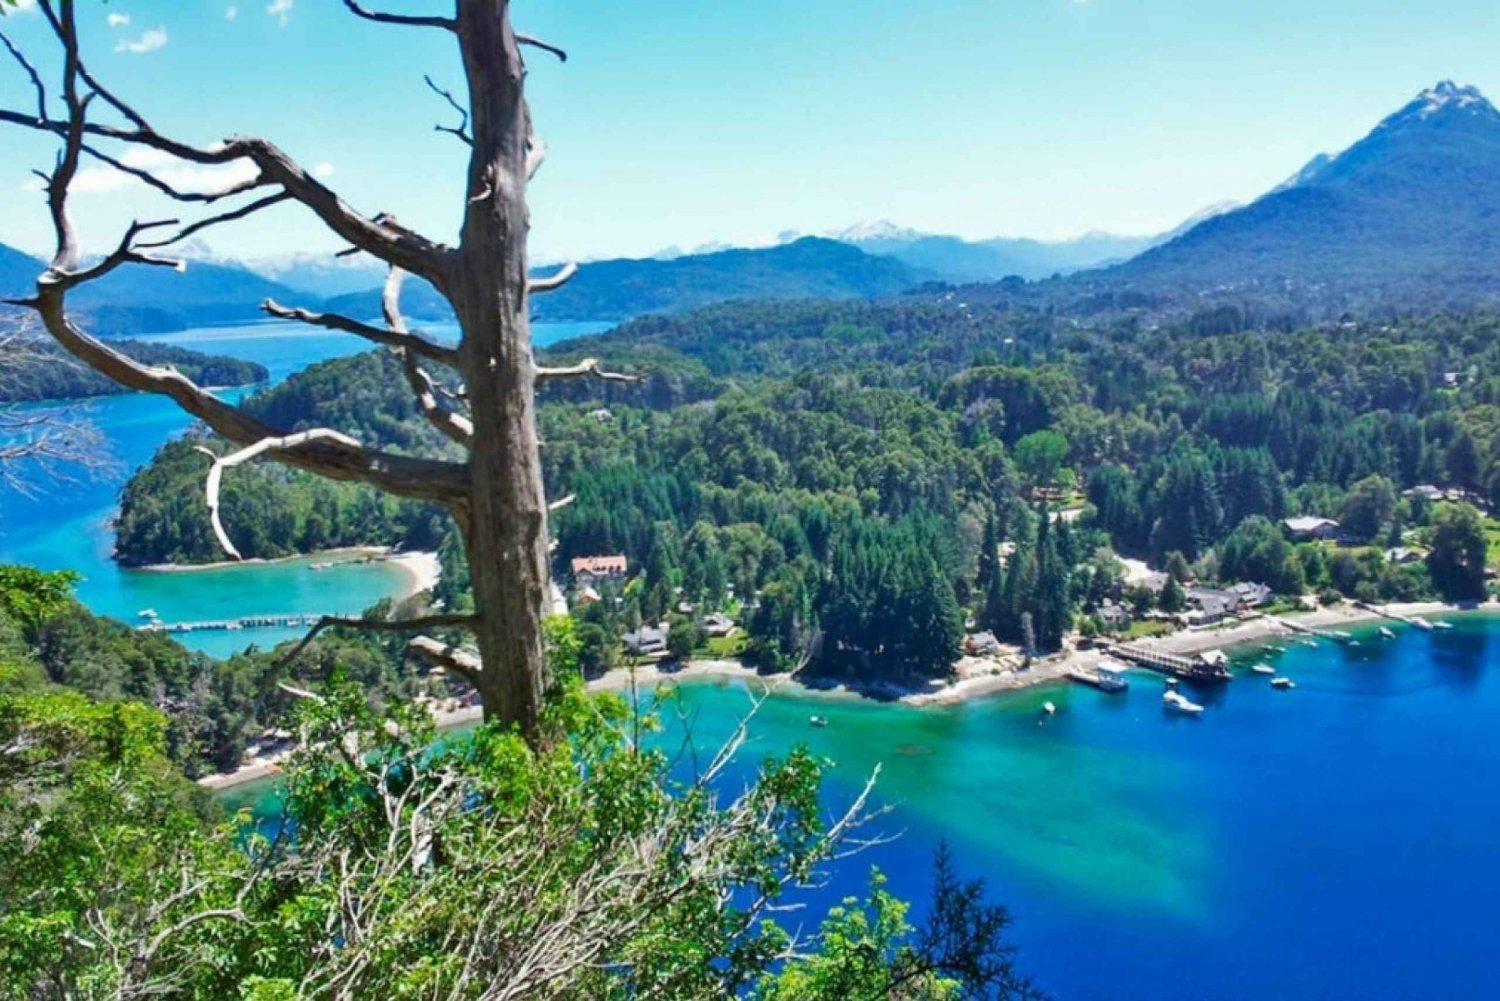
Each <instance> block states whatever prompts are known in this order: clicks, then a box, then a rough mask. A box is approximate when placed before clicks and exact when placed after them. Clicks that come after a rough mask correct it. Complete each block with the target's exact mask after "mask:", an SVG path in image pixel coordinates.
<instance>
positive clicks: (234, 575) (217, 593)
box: [0, 323, 611, 656]
mask: <svg viewBox="0 0 1500 1001" xmlns="http://www.w3.org/2000/svg"><path fill="white" fill-rule="evenodd" d="M609 326H611V324H606V323H556V324H537V326H536V327H535V328H534V331H533V339H534V341H535V343H536V344H537V345H538V346H546V345H550V344H555V343H557V342H559V341H562V340H565V339H567V338H569V337H579V336H583V335H585V334H591V333H597V332H599V331H601V330H605V329H608V327H609ZM427 332H429V333H431V334H432V335H433V336H435V337H438V338H440V339H441V338H445V337H448V338H451V337H453V336H455V331H454V329H453V328H452V327H444V326H442V325H438V326H435V327H429V328H427ZM145 339H146V340H152V341H157V342H160V343H163V344H172V345H176V346H178V347H184V348H190V349H192V350H195V351H203V352H207V353H212V354H223V355H230V356H232V357H235V358H243V359H245V360H247V361H255V362H259V363H261V364H262V365H265V366H266V368H267V369H268V370H269V371H270V376H271V380H272V381H273V382H279V381H281V380H283V379H285V378H286V377H287V376H289V375H291V374H292V373H294V372H297V371H300V370H301V369H303V368H306V367H307V366H308V365H311V364H314V363H316V362H320V361H325V360H328V359H330V358H337V357H341V356H344V355H350V354H357V353H359V352H361V351H367V350H369V348H370V345H369V343H368V342H366V341H363V340H361V339H360V338H357V337H352V336H349V335H346V334H327V333H321V332H314V331H309V329H308V328H307V327H305V326H303V325H300V324H291V323H258V324H251V325H246V326H232V327H208V328H201V329H195V330H189V331H184V332H180V333H173V334H163V335H159V336H154V337H148V338H145ZM244 392H245V390H239V389H236V390H229V391H226V392H225V393H224V394H223V395H224V396H225V397H226V398H230V399H235V398H238V397H239V396H241V395H243V393H244ZM82 414H83V416H85V417H86V418H87V419H88V420H89V421H90V422H91V423H92V424H94V426H95V427H97V428H98V429H99V430H100V431H101V432H102V433H103V435H104V436H105V438H106V439H107V441H108V442H109V447H110V457H111V458H112V459H113V461H114V464H113V467H112V468H111V469H110V470H109V471H108V472H107V473H105V474H102V475H97V476H94V477H92V478H83V477H74V478H72V479H70V480H67V481H64V482H54V481H45V482H40V483H38V484H37V489H36V491H35V492H34V493H32V494H31V495H29V496H28V495H19V494H16V493H14V492H13V491H0V562H10V563H28V564H32V565H35V566H39V567H43V568H45V569H49V570H64V569H66V570H74V571H77V572H78V573H80V574H82V576H83V580H82V581H81V583H80V584H79V586H78V596H79V598H80V599H81V600H82V601H83V602H84V603H85V604H86V605H88V606H89V607H90V608H91V609H93V610H94V611H95V612H97V613H99V614H101V615H109V616H114V617H116V618H119V619H121V620H123V621H125V622H129V623H132V624H134V623H137V622H140V621H141V620H140V618H139V615H138V613H139V612H141V611H144V610H146V609H152V610H154V611H156V612H157V613H158V614H159V615H160V616H161V617H162V619H164V620H165V621H168V622H201V621H210V620H217V619H223V618H228V617H231V616H240V615H247V614H261V613H266V614H288V613H299V614H309V613H329V614H346V615H347V614H355V613H358V612H360V611H362V610H363V609H365V608H368V607H369V606H370V605H372V604H374V603H375V602H376V601H379V600H380V599H381V598H383V597H385V596H387V595H390V594H393V593H396V592H398V591H399V590H400V589H401V588H402V587H404V586H405V583H406V577H405V576H404V572H403V571H401V570H400V569H398V568H396V567H393V566H389V565H385V564H379V563H375V564H361V565H350V566H340V567H336V568H333V569H330V570H326V571H323V572H321V573H312V572H309V570H308V563H309V562H311V561H308V560H291V561H287V562H284V563H275V564H247V565H243V566H235V567H226V568H222V569H212V570H195V571H191V572H183V573H159V572H154V571H149V570H134V569H127V568H124V567H121V566H119V565H118V564H116V563H115V562H114V561H113V560H112V559H111V558H110V553H111V551H112V549H113V545H114V538H113V531H112V529H111V527H110V521H111V519H112V518H113V517H114V514H115V511H116V509H117V508H118V504H119V493H120V489H121V487H122V486H123V485H124V483H125V480H126V479H127V478H128V476H129V474H130V473H131V472H132V471H133V470H135V469H137V468H139V467H140V466H141V465H143V464H144V463H145V462H147V461H148V460H149V459H150V458H151V456H152V455H153V454H154V453H155V452H156V450H157V449H158V448H160V447H161V446H162V445H163V444H164V443H166V442H167V441H168V440H169V439H171V438H173V437H175V436H177V435H179V434H181V433H182V432H183V431H185V430H186V429H187V428H188V427H189V425H190V424H191V419H190V418H189V417H188V416H187V415H186V414H184V413H183V412H182V411H181V410H179V409H178V408H177V406H176V405H175V404H173V403H172V402H171V401H169V400H165V399H162V398H159V397H153V396H146V395H142V394H130V395H126V396H112V397H104V398H101V399H96V400H91V401H88V402H87V403H86V404H84V405H83V406H82ZM231 475H232V474H231ZM300 632H301V631H300V630H296V629H257V630H246V631H243V632H195V633H186V634H181V636H180V638H181V639H182V640H183V642H184V643H185V644H186V645H187V646H190V647H192V648H194V649H198V650H203V651H205V652H207V653H211V654H214V655H216V656H225V655H227V654H229V653H232V652H234V651H236V650H239V649H243V648H244V647H245V646H247V645H248V644H251V643H255V644H258V645H260V646H261V647H263V648H264V647H267V646H273V645H275V644H276V643H279V642H281V641H282V640H285V639H289V638H292V637H294V636H297V635H299V634H300Z"/></svg>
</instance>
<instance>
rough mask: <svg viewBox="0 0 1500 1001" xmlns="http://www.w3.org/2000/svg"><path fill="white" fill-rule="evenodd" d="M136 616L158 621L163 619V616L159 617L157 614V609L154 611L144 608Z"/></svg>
mask: <svg viewBox="0 0 1500 1001" xmlns="http://www.w3.org/2000/svg"><path fill="white" fill-rule="evenodd" d="M135 614H136V615H138V616H140V617H141V618H143V619H158V618H161V616H159V615H157V614H156V609H154V608H143V609H141V610H140V611H139V612H136V613H135Z"/></svg>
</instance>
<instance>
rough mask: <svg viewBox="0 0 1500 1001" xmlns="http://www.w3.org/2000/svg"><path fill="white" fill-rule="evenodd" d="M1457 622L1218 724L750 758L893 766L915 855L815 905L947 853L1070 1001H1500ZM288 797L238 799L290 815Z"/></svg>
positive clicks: (712, 741) (802, 708)
mask: <svg viewBox="0 0 1500 1001" xmlns="http://www.w3.org/2000/svg"><path fill="white" fill-rule="evenodd" d="M1455 622H1457V628H1455V629H1453V630H1450V631H1447V632H1441V631H1440V632H1434V633H1422V632H1419V631H1416V630H1402V631H1401V633H1400V635H1399V636H1398V638H1397V639H1395V640H1392V641H1381V640H1379V639H1377V638H1376V637H1375V636H1374V633H1373V630H1362V631H1361V633H1360V643H1361V645H1360V646H1359V647H1358V648H1339V647H1335V646H1332V645H1326V644H1325V645H1324V646H1322V647H1321V648H1319V649H1306V648H1302V647H1294V648H1292V649H1291V650H1290V651H1289V652H1287V653H1285V654H1281V655H1271V659H1273V660H1275V661H1276V663H1277V666H1278V667H1279V668H1280V669H1281V670H1282V671H1283V672H1284V673H1285V674H1287V675H1289V676H1290V677H1293V678H1294V679H1295V680H1296V682H1297V685H1298V687H1297V688H1296V689H1295V690H1294V691H1288V692H1281V691H1275V690H1273V689H1271V688H1270V687H1269V685H1268V684H1267V683H1266V680H1265V679H1264V678H1262V677H1260V676H1257V675H1254V674H1251V673H1249V672H1248V671H1246V670H1245V669H1244V667H1245V664H1248V663H1249V662H1250V660H1258V659H1262V656H1259V655H1257V656H1253V657H1252V656H1249V655H1246V657H1245V658H1242V659H1243V660H1244V664H1242V665H1241V668H1240V670H1241V672H1242V673H1241V674H1240V676H1239V677H1237V679H1236V680H1235V681H1234V682H1232V683H1231V684H1229V685H1228V686H1226V687H1223V688H1221V689H1217V690H1213V691H1195V692H1193V693H1192V694H1193V697H1194V698H1195V699H1196V700H1197V701H1201V702H1205V703H1206V704H1207V706H1208V708H1207V711H1206V712H1205V713H1204V716H1203V717H1202V718H1201V719H1198V720H1190V719H1185V718H1182V717H1174V716H1167V715H1165V714H1164V713H1163V712H1162V708H1161V692H1162V683H1161V681H1160V679H1158V678H1157V677H1155V676H1153V675H1150V674H1141V673H1135V674H1132V676H1131V689H1130V691H1129V692H1128V693H1126V694H1125V695H1123V696H1110V695H1105V694H1103V693H1100V692H1096V691H1093V690H1091V689H1084V688H1077V687H1074V688H1049V689H1046V690H1039V691H1033V692H1028V693H1021V694H1019V695H1013V696H1003V697H998V698H994V699H990V700H987V701H981V702H975V703H971V704H969V705H966V706H961V707H955V708H951V709H923V710H915V709H909V708H906V707H902V706H891V705H877V704H871V703H849V702H842V701H836V700H830V699H826V698H817V697H813V696H781V695H778V696H777V697H774V698H772V699H771V700H769V701H768V702H767V703H766V704H765V706H764V708H763V709H762V710H761V712H760V714H759V715H758V717H757V718H756V719H755V721H754V723H753V725H752V731H751V732H752V734H753V740H752V743H751V745H750V746H749V748H748V749H747V750H746V752H745V753H744V755H742V761H753V760H754V759H755V758H756V757H757V756H759V755H762V754H765V753H768V752H773V751H781V750H784V749H786V748H787V747H789V746H791V745H792V744H794V743H796V742H799V741H802V742H806V743H807V744H808V745H810V747H811V748H812V750H814V751H815V752H816V753H818V754H819V755H821V756H825V757H827V758H828V759H831V760H832V761H833V762H834V767H833V769H832V772H831V774H832V783H831V787H830V789H829V796H828V801H829V804H830V807H832V806H835V805H837V804H839V803H845V802H847V801H848V800H849V798H850V797H851V796H852V795H853V794H854V792H855V791H856V789H857V788H858V786H859V785H860V783H862V781H863V779H864V778H865V777H866V776H867V775H868V774H869V773H870V772H871V770H872V769H874V767H875V766H876V765H880V766H881V768H882V772H881V776H880V781H879V785H878V787H877V788H878V795H879V796H880V797H881V801H882V802H883V803H885V804H888V805H891V806H893V807H894V812H893V813H891V814H890V815H888V816H886V817H884V818H882V819H881V820H879V821H878V822H877V824H876V828H875V829H876V830H878V831H879V832H881V833H886V834H895V835H899V838H898V839H897V841H896V842H895V843H894V844H891V845H885V846H882V847H879V848H875V849H871V850H870V851H869V852H867V853H866V854H865V855H863V856H861V857H860V858H857V859H856V860H854V861H853V862H850V863H846V864H845V866H844V868H843V869H842V870H841V871H840V873H839V875H838V877H837V878H836V879H835V881H834V883H833V884H832V885H831V886H829V887H828V888H826V889H825V890H822V891H820V893H819V894H818V895H817V898H816V900H815V901H814V902H815V903H817V904H818V905H820V906H826V905H827V904H829V903H830V902H833V901H836V900H837V899H838V898H839V897H841V896H843V895H845V894H848V893H855V892H859V890H860V889H861V888H862V886H861V884H862V882H863V880H864V877H865V873H866V871H867V867H868V865H871V864H874V865H879V866H880V867H881V868H882V869H884V870H885V871H886V873H887V874H888V875H889V876H890V878H891V884H892V888H893V889H894V890H895V891H896V892H898V893H899V894H901V895H903V896H905V897H907V898H910V899H913V900H917V901H920V900H922V899H924V897H925V894H926V893H927V892H928V889H929V884H928V879H929V875H930V857H931V851H932V849H933V847H934V846H935V845H936V843H937V841H938V839H939V838H946V839H948V840H949V842H950V843H951V844H952V846H953V848H954V849H955V854H956V856H957V858H958V861H959V863H960V865H961V866H962V868H963V869H964V870H965V871H966V872H967V873H968V874H970V875H982V876H984V877H985V878H986V880H987V881H988V883H989V886H990V889H991V891H992V894H993V896H994V897H995V898H996V899H998V900H1001V901H1003V902H1005V903H1006V904H1007V905H1008V906H1009V907H1010V909H1011V912H1012V914H1013V916H1014V918H1015V922H1016V923H1015V926H1014V929H1013V932H1014V939H1015V940H1016V941H1017V942H1018V943H1020V945H1021V946H1022V947H1023V951H1022V953H1021V959H1022V963H1023V965H1024V967H1025V969H1026V970H1028V971H1031V972H1033V973H1034V974H1035V975H1036V976H1037V977H1038V979H1039V980H1040V981H1041V983H1042V984H1043V985H1044V986H1045V987H1047V988H1048V989H1050V990H1051V991H1053V992H1054V993H1055V994H1056V996H1057V997H1059V998H1063V999H1098V1001H1137V999H1138V1001H1162V999H1201V998H1215V999H1217V998H1261V999H1272V998H1274V999H1296V1001H1303V999H1307V1001H1311V999H1324V998H1353V997H1360V998H1367V999H1397V998H1400V999H1415V998H1432V999H1451V998H1483V997H1494V996H1496V991H1495V988H1494V972H1495V964H1494V959H1493V943H1492V937H1493V927H1494V919H1495V918H1496V917H1497V916H1500V903H1497V901H1500V833H1497V832H1500V777H1497V776H1500V740H1497V737H1496V732H1497V731H1496V721H1497V720H1500V617H1497V616H1494V615H1489V616H1474V617H1469V618H1465V619H1456V620H1455ZM680 692H681V697H682V698H683V700H684V702H685V708H686V710H687V712H688V714H689V715H691V716H692V717H693V718H694V720H695V722H694V731H695V733H696V734H697V735H698V744H699V746H701V747H714V746H717V743H718V742H719V741H720V740H721V739H722V738H723V737H724V736H725V735H727V733H728V732H729V729H730V727H731V725H732V723H733V721H734V720H735V719H736V718H737V716H738V714H740V713H743V712H744V711H745V710H746V709H747V707H748V705H749V691H748V689H747V688H746V687H745V685H743V684H741V683H701V684H691V685H684V686H682V688H681V689H680ZM1045 700H1052V701H1053V702H1055V703H1056V704H1057V707H1058V712H1057V715H1056V716H1055V717H1054V718H1052V719H1051V720H1049V721H1047V722H1045V723H1042V722H1040V718H1041V717H1040V711H1039V710H1040V706H1041V703H1042V702H1043V701H1045ZM812 713H817V714H819V715H823V716H826V717H828V719H829V721H830V725H829V726H828V727H827V728H826V729H814V728H812V727H810V726H809V725H808V722H807V719H808V716H809V715H810V714H812ZM734 781H738V777H736V779H735V780H734ZM268 792H269V789H268V787H267V786H261V787H260V788H252V789H243V790H238V791H236V792H235V793H234V794H233V799H232V802H234V803H256V802H259V803H260V804H261V806H262V808H264V809H272V808H274V800H272V799H269V798H268V797H267V794H268Z"/></svg>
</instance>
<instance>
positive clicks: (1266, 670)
mask: <svg viewBox="0 0 1500 1001" xmlns="http://www.w3.org/2000/svg"><path fill="white" fill-rule="evenodd" d="M1250 670H1252V671H1254V672H1255V673H1256V674H1275V673H1276V668H1274V667H1272V666H1271V665H1270V664H1256V665H1255V666H1254V667H1252V668H1250Z"/></svg>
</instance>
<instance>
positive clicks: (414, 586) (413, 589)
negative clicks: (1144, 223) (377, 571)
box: [385, 552, 441, 600]
mask: <svg viewBox="0 0 1500 1001" xmlns="http://www.w3.org/2000/svg"><path fill="white" fill-rule="evenodd" d="M385 562H387V563H390V564H391V565H393V566H397V567H400V568H401V570H402V571H403V572H404V573H405V574H406V576H407V586H406V587H405V588H403V589H402V591H401V593H400V594H398V595H396V598H397V599H398V600H404V599H406V598H410V597H411V596H412V595H415V594H421V593H422V592H423V591H431V590H432V589H433V588H435V587H437V583H438V577H439V576H440V574H441V571H440V569H439V565H438V554H437V553H422V552H416V553H397V554H395V555H393V556H388V557H386V560H385Z"/></svg>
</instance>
